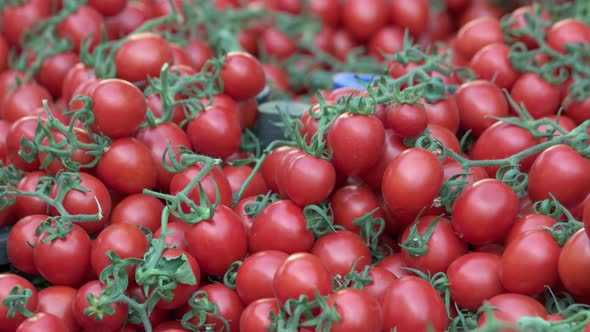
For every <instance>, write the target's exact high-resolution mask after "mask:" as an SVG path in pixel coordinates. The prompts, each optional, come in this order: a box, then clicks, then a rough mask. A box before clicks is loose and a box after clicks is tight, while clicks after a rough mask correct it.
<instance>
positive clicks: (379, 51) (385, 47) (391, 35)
mask: <svg viewBox="0 0 590 332" xmlns="http://www.w3.org/2000/svg"><path fill="white" fill-rule="evenodd" d="M403 42H404V30H403V29H401V28H400V27H397V26H384V27H383V28H381V29H379V31H377V32H375V34H373V36H372V37H371V40H370V41H369V46H368V49H369V50H368V51H369V54H370V55H372V56H373V57H375V58H377V59H378V60H379V61H384V60H385V56H384V55H390V54H395V53H397V52H399V51H400V50H401V49H402V47H403Z"/></svg>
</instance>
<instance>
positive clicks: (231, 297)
mask: <svg viewBox="0 0 590 332" xmlns="http://www.w3.org/2000/svg"><path fill="white" fill-rule="evenodd" d="M200 290H202V291H204V292H205V293H207V296H208V299H209V301H210V302H212V303H214V304H215V305H216V306H217V307H218V308H219V316H221V317H222V318H223V319H225V321H226V322H227V323H228V324H229V329H226V328H224V325H223V323H222V322H221V320H220V319H219V318H216V317H214V316H210V315H207V319H206V321H205V324H211V325H212V326H213V328H214V330H215V331H223V330H227V331H239V326H240V316H241V315H242V311H243V310H244V305H243V304H242V302H240V298H239V297H238V295H237V294H236V292H234V291H233V290H231V289H229V288H227V287H226V286H225V285H223V284H210V285H206V286H203V287H202V288H201V289H200ZM198 317H199V316H197V317H195V318H193V319H191V320H189V323H192V324H198V322H199V318H198Z"/></svg>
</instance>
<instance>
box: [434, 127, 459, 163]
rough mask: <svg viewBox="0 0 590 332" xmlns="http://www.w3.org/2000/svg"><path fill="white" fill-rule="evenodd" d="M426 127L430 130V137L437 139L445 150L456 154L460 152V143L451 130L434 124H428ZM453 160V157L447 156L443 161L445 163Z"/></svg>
mask: <svg viewBox="0 0 590 332" xmlns="http://www.w3.org/2000/svg"><path fill="white" fill-rule="evenodd" d="M427 129H428V131H429V132H430V137H431V138H434V139H436V140H437V141H439V142H440V143H441V144H442V145H443V146H444V147H445V148H446V149H447V150H451V151H453V152H455V153H458V154H459V153H461V152H460V150H461V143H460V142H459V139H458V138H457V136H455V134H454V133H453V132H452V131H450V130H449V129H447V128H446V127H443V126H439V125H436V124H429V125H428V127H427ZM453 161H455V160H454V159H453V158H451V157H448V156H447V157H446V158H445V160H444V163H445V164H447V163H449V162H453Z"/></svg>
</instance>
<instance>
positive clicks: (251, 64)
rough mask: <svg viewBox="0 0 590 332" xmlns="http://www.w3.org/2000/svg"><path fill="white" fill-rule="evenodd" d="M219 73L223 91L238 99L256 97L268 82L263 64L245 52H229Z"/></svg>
mask: <svg viewBox="0 0 590 332" xmlns="http://www.w3.org/2000/svg"><path fill="white" fill-rule="evenodd" d="M219 75H220V77H221V80H222V81H223V93H225V94H227V95H229V96H230V97H232V98H234V99H236V100H243V99H248V98H251V97H255V96H256V95H258V94H259V93H260V92H262V90H263V89H264V86H265V84H266V82H265V78H264V69H262V65H261V64H260V62H258V60H257V59H256V58H254V57H253V56H252V55H250V54H248V53H245V52H229V53H228V54H227V55H226V59H225V63H224V64H223V68H222V69H221V72H220V74H219Z"/></svg>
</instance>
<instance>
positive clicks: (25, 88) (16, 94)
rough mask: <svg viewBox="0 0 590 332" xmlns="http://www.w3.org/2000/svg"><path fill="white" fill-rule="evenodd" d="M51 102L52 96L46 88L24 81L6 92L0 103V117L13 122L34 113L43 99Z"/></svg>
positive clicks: (41, 104) (40, 105)
mask: <svg viewBox="0 0 590 332" xmlns="http://www.w3.org/2000/svg"><path fill="white" fill-rule="evenodd" d="M44 99H47V103H48V104H51V103H52V102H53V97H51V94H50V93H49V91H47V89H46V88H44V87H43V86H42V85H39V84H37V83H34V82H28V83H25V84H23V85H21V86H19V87H17V88H15V89H14V90H11V91H9V92H7V93H6V94H5V95H4V98H3V99H2V104H1V105H0V118H2V119H3V120H6V121H9V122H15V121H17V120H19V119H21V118H24V117H26V116H29V115H34V114H35V113H34V111H35V110H36V109H37V108H38V107H42V106H43V100H44Z"/></svg>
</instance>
